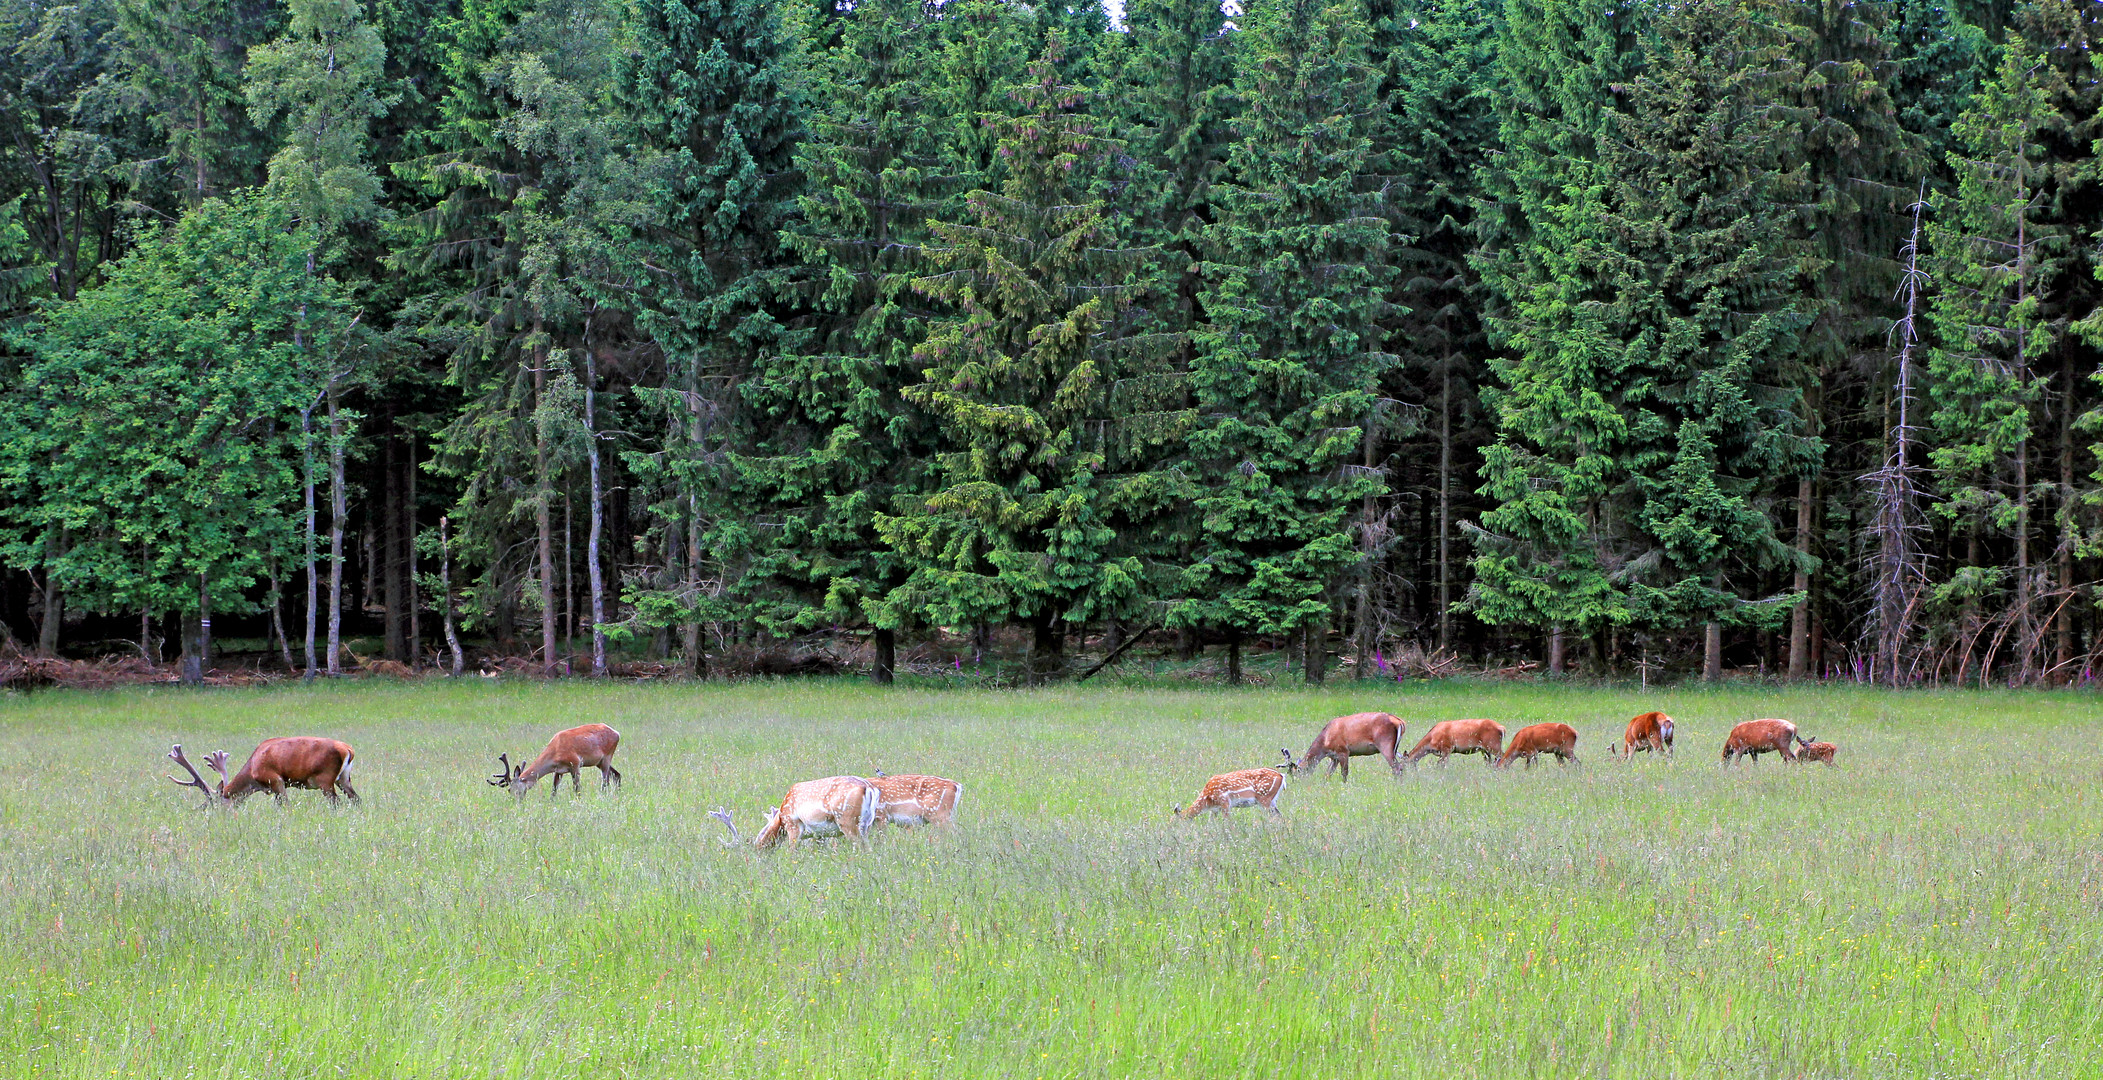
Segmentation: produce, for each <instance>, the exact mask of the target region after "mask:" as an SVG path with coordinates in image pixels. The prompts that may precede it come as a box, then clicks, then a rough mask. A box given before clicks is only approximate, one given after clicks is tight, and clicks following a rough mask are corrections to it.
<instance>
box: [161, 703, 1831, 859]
mask: <svg viewBox="0 0 2103 1080" xmlns="http://www.w3.org/2000/svg"><path fill="white" fill-rule="evenodd" d="M1407 730H1409V725H1408V724H1407V723H1405V722H1403V720H1402V719H1401V718H1400V717H1398V716H1395V715H1393V714H1391V713H1378V712H1369V713H1353V714H1351V715H1350V716H1339V717H1337V718H1336V719H1334V720H1331V721H1329V723H1328V724H1327V725H1325V726H1323V728H1322V731H1321V734H1319V735H1317V736H1315V739H1314V742H1313V744H1312V745H1310V746H1308V748H1307V752H1306V753H1305V754H1302V755H1301V756H1300V758H1299V759H1298V760H1294V759H1293V756H1292V751H1290V750H1280V751H1279V753H1280V754H1282V755H1284V758H1283V760H1281V761H1279V762H1278V764H1277V765H1275V766H1273V767H1271V768H1266V769H1239V770H1236V771H1234V772H1229V773H1221V774H1220V775H1218V776H1215V777H1213V778H1212V779H1210V780H1208V781H1206V782H1205V787H1204V789H1203V790H1202V791H1200V792H1199V793H1198V798H1197V801H1195V802H1193V803H1191V804H1190V805H1189V806H1187V807H1184V806H1178V807H1176V808H1175V809H1174V810H1172V811H1171V813H1172V814H1174V815H1176V816H1179V817H1185V818H1194V817H1196V816H1198V815H1199V814H1201V813H1203V812H1205V811H1207V810H1217V811H1219V812H1220V813H1221V814H1225V813H1226V812H1227V811H1228V810H1230V809H1233V808H1235V807H1243V806H1260V807H1262V808H1263V809H1265V810H1268V811H1270V812H1271V813H1272V814H1273V815H1279V813H1280V812H1279V810H1278V796H1279V795H1280V794H1281V793H1283V792H1284V790H1285V780H1286V777H1287V776H1289V775H1291V774H1293V773H1296V772H1298V771H1299V770H1301V769H1307V768H1312V767H1313V766H1314V765H1315V764H1316V763H1317V762H1322V761H1327V762H1328V763H1329V771H1330V772H1331V773H1334V774H1337V775H1338V776H1340V777H1341V778H1342V779H1343V780H1344V781H1349V780H1350V779H1351V759H1352V758H1354V757H1365V756H1368V755H1372V754H1378V755H1380V757H1382V758H1383V759H1385V760H1386V761H1387V764H1388V768H1389V769H1390V770H1392V771H1393V772H1394V773H1395V774H1397V775H1400V774H1401V771H1402V766H1403V765H1405V764H1410V765H1413V764H1415V763H1416V762H1418V761H1421V760H1422V759H1424V758H1425V757H1426V756H1429V755H1432V754H1436V755H1438V758H1439V761H1440V763H1442V764H1443V763H1444V762H1445V760H1446V759H1447V758H1449V757H1451V756H1452V755H1454V754H1481V755H1482V757H1483V760H1484V761H1485V762H1487V763H1489V764H1490V765H1492V766H1494V767H1499V768H1502V767H1506V766H1509V765H1510V764H1511V763H1512V762H1513V761H1514V760H1517V759H1519V758H1524V759H1525V760H1526V767H1527V768H1529V769H1531V768H1533V764H1534V760H1535V759H1536V758H1539V757H1540V756H1541V755H1542V754H1553V755H1554V756H1555V757H1556V758H1557V759H1558V760H1560V761H1562V762H1563V763H1564V764H1569V763H1571V762H1574V761H1576V760H1577V729H1575V728H1573V727H1571V726H1570V725H1568V724H1534V725H1532V726H1531V727H1524V728H1520V729H1519V730H1518V732H1517V733H1515V734H1514V735H1513V736H1512V738H1511V743H1510V744H1509V745H1506V743H1505V741H1504V725H1502V724H1499V723H1498V722H1496V721H1495V720H1443V721H1440V722H1439V723H1436V724H1433V725H1432V726H1431V730H1430V731H1429V732H1428V733H1426V734H1425V736H1424V737H1423V738H1422V739H1420V740H1418V742H1417V745H1416V746H1415V747H1414V748H1412V749H1411V750H1410V751H1409V752H1408V753H1407V754H1397V751H1398V750H1399V749H1400V748H1401V746H1402V735H1403V733H1404V732H1405V731H1407ZM620 745H621V733H620V732H618V731H615V730H614V729H612V728H610V727H607V726H606V725H605V724H585V725H583V726H582V727H573V728H570V729H569V730H567V731H560V732H557V733H556V734H555V737H554V738H552V739H550V740H548V745H547V749H545V750H542V751H541V752H540V756H539V757H538V758H535V759H534V761H533V763H532V764H530V765H513V764H512V763H511V756H510V755H509V754H498V755H497V761H498V763H499V764H500V765H501V766H502V768H501V769H500V770H499V771H498V772H497V773H496V775H495V776H493V777H491V778H490V779H489V783H490V784H492V785H494V786H496V787H502V788H509V789H511V791H512V792H513V793H514V794H516V795H517V796H519V797H520V798H524V797H525V794H526V792H527V791H528V790H529V789H531V788H532V787H533V785H534V784H536V783H538V782H539V781H540V780H541V778H542V777H547V776H552V777H554V779H553V780H552V781H551V782H550V783H549V785H548V796H549V798H553V797H554V796H555V795H556V793H557V792H559V791H561V790H562V778H563V777H565V776H567V777H569V778H570V792H571V794H572V795H576V794H581V793H582V789H583V784H584V780H583V773H582V770H583V769H585V768H595V769H597V770H599V786H600V787H606V786H608V785H613V786H618V785H619V784H620V782H621V773H620V770H618V769H616V768H614V767H613V755H614V751H616V750H618V749H620ZM1798 747H1801V749H1800V750H1799V749H1797V748H1798ZM1608 749H1609V751H1610V752H1613V753H1617V754H1619V755H1623V756H1630V757H1632V756H1634V755H1635V754H1636V753H1638V752H1640V751H1646V750H1654V751H1656V752H1658V753H1660V754H1670V753H1672V718H1671V717H1669V716H1667V715H1665V714H1664V713H1661V712H1647V713H1644V714H1642V715H1641V716H1638V717H1636V718H1635V719H1633V720H1630V721H1629V722H1628V730H1627V732H1626V733H1625V734H1624V735H1623V736H1622V739H1621V742H1620V743H1618V744H1609V747H1608ZM1835 749H1836V747H1834V745H1833V744H1832V743H1829V742H1816V741H1813V740H1811V739H1807V738H1805V737H1804V736H1803V735H1801V734H1799V733H1798V732H1797V730H1796V725H1795V724H1792V723H1790V722H1789V721H1787V720H1747V721H1745V722H1744V723H1742V724H1739V725H1738V726H1736V727H1734V728H1732V729H1731V734H1730V737H1729V738H1728V739H1725V740H1724V743H1723V763H1724V764H1726V765H1728V764H1730V763H1731V761H1732V759H1733V758H1739V757H1749V758H1751V759H1752V760H1753V761H1754V762H1755V763H1757V762H1758V761H1759V760H1760V755H1761V754H1767V753H1779V754H1781V755H1782V758H1783V759H1784V760H1787V761H1823V762H1825V763H1826V764H1828V765H1831V764H1833V754H1834V751H1835ZM168 756H169V757H170V758H172V759H173V760H174V761H175V763H176V764H178V765H180V766H182V767H183V770H184V771H185V772H188V773H189V774H190V778H189V779H188V780H183V779H181V778H179V777H175V776H170V777H169V778H168V779H170V780H173V781H175V783H177V784H178V785H181V786H183V787H194V788H196V789H198V790H199V791H202V792H204V793H205V795H206V796H207V797H208V798H209V799H210V800H211V801H212V802H213V803H214V804H216V805H223V806H231V805H233V804H235V803H238V802H240V801H241V800H242V799H244V798H247V797H248V796H250V795H253V794H255V793H256V792H259V791H264V790H268V791H269V792H270V793H271V794H272V795H273V796H275V797H276V798H277V800H278V801H279V802H280V803H282V802H284V800H285V791H286V789H288V788H310V789H314V790H318V791H320V792H321V793H322V794H323V795H324V796H327V798H328V800H329V801H330V802H335V801H336V792H337V790H338V789H341V790H342V791H343V793H344V794H345V795H348V796H350V797H351V798H352V799H356V798H357V797H358V792H357V789H356V788H353V787H351V784H350V772H351V764H352V763H353V762H354V761H356V760H357V754H356V753H355V752H353V751H352V750H351V748H350V744H348V743H345V742H342V741H340V740H337V739H324V738H316V737H313V736H304V735H303V736H294V737H291V738H282V739H265V740H263V742H262V743H260V744H258V745H257V746H256V748H255V752H254V753H251V754H250V755H249V756H248V761H247V762H246V763H245V764H243V765H242V766H241V770H240V771H239V772H237V773H235V774H234V775H233V776H231V777H229V776H227V774H226V763H227V753H226V751H224V750H219V751H215V752H213V753H211V754H207V755H205V759H204V760H205V764H206V765H207V766H209V767H210V768H211V769H212V770H213V771H214V772H216V773H218V774H219V783H218V784H216V785H214V784H210V783H207V782H206V781H205V779H204V777H203V776H201V775H199V774H198V772H197V769H196V768H195V767H194V766H192V765H191V764H190V761H189V759H188V758H186V757H184V756H183V747H182V744H181V743H177V744H175V748H174V749H173V750H170V751H169V752H168ZM963 794H964V787H963V785H961V784H959V783H957V782H956V781H954V780H948V779H944V778H943V777H939V776H886V775H884V774H883V773H882V772H878V773H877V774H876V775H875V776H874V777H860V776H827V777H824V778H822V779H818V780H805V781H803V782H802V783H798V784H791V785H789V790H788V791H787V793H785V794H784V795H783V796H782V798H781V804H780V805H779V806H776V807H775V808H774V809H772V810H770V811H768V812H767V813H766V814H765V816H764V819H763V824H762V826H761V828H760V831H759V832H758V833H757V834H755V835H754V836H753V837H752V846H753V847H758V848H765V847H772V846H774V845H776V844H779V843H781V842H782V841H784V840H785V841H788V842H789V843H791V844H794V843H795V842H796V841H798V840H802V839H805V838H821V837H833V836H838V837H845V838H846V839H849V840H860V839H862V838H864V837H867V836H869V835H871V833H872V832H873V831H874V830H875V829H877V828H878V827H880V826H883V825H897V826H905V827H913V826H927V825H942V826H946V825H949V824H951V823H953V822H954V821H955V820H956V812H957V801H958V800H959V799H960V798H962V797H963ZM709 816H710V817H713V818H715V819H716V820H718V821H720V822H722V823H723V827H724V828H726V829H729V830H730V840H729V841H728V842H729V843H732V844H738V843H742V842H743V837H741V836H740V835H739V834H738V829H737V826H736V825H735V824H733V823H732V822H731V819H730V813H729V811H726V810H724V809H722V808H720V807H719V808H717V809H715V810H713V811H711V812H710V814H709Z"/></svg>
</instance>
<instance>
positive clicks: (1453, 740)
mask: <svg viewBox="0 0 2103 1080" xmlns="http://www.w3.org/2000/svg"><path fill="white" fill-rule="evenodd" d="M1503 752H1504V725H1503V724H1500V723H1498V722H1497V721H1495V720H1441V721H1439V722H1438V723H1436V724H1433V725H1431V730H1430V731H1429V732H1427V733H1425V735H1424V737H1423V738H1422V739H1421V740H1419V741H1418V742H1417V745H1416V747H1415V748H1414V749H1412V750H1411V751H1410V752H1409V756H1408V757H1407V758H1404V759H1403V760H1405V761H1407V762H1409V763H1410V764H1411V765H1414V764H1416V763H1417V762H1419V761H1422V760H1423V759H1424V755H1426V754H1437V755H1438V756H1439V764H1441V765H1444V764H1445V763H1446V758H1448V757H1449V756H1451V755H1453V754H1481V755H1482V760H1483V763H1484V764H1486V765H1495V764H1497V755H1499V754H1501V753H1503Z"/></svg>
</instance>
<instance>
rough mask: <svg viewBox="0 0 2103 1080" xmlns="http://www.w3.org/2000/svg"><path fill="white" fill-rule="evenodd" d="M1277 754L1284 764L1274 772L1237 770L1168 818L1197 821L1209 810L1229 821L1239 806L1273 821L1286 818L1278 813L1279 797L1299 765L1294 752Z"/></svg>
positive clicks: (1209, 785)
mask: <svg viewBox="0 0 2103 1080" xmlns="http://www.w3.org/2000/svg"><path fill="white" fill-rule="evenodd" d="M1278 752H1279V753H1280V754H1283V755H1285V760H1283V761H1280V762H1279V763H1278V764H1276V765H1274V766H1272V767H1271V768H1268V769H1237V770H1235V771H1233V772H1230V773H1221V774H1219V775H1218V776H1215V777H1213V778H1212V779H1210V780H1207V781H1205V786H1204V788H1203V789H1202V790H1200V791H1199V792H1198V797H1197V801H1195V802H1193V803H1191V804H1190V805H1189V806H1188V807H1182V806H1178V807H1175V808H1173V809H1171V810H1170V811H1169V812H1168V813H1169V816H1170V817H1180V818H1194V817H1197V816H1198V815H1199V814H1202V813H1204V812H1205V811H1207V810H1217V811H1219V816H1221V817H1226V816H1227V811H1228V810H1231V809H1233V808H1234V807H1237V806H1260V807H1263V808H1264V809H1265V810H1268V811H1270V812H1271V816H1272V817H1284V816H1285V814H1284V813H1283V812H1281V811H1280V810H1279V809H1278V796H1279V795H1280V794H1282V793H1283V792H1284V791H1285V778H1286V777H1287V776H1289V775H1291V774H1292V773H1294V772H1296V771H1298V770H1299V768H1300V764H1299V762H1296V761H1294V760H1293V759H1292V751H1290V750H1280V751H1278Z"/></svg>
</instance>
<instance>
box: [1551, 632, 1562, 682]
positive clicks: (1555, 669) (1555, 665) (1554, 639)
mask: <svg viewBox="0 0 2103 1080" xmlns="http://www.w3.org/2000/svg"><path fill="white" fill-rule="evenodd" d="M1562 673H1563V628H1562V627H1560V626H1551V627H1549V628H1548V674H1550V675H1561V674H1562Z"/></svg>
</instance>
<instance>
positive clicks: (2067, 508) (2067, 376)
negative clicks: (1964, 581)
mask: <svg viewBox="0 0 2103 1080" xmlns="http://www.w3.org/2000/svg"><path fill="white" fill-rule="evenodd" d="M2059 355H2060V386H2061V391H2060V408H2059V516H2060V518H2061V519H2062V520H2061V521H2060V523H2059V568H2058V569H2059V590H2058V591H2059V600H2058V608H2059V610H2058V614H2057V615H2056V616H2055V617H2054V618H2053V620H2052V666H2053V667H2054V668H2056V669H2058V670H2059V672H2060V679H2061V681H2066V680H2069V679H2071V678H2072V677H2073V673H2072V672H2071V671H2068V670H2067V668H2068V667H2069V665H2071V664H2072V663H2073V662H2074V601H2073V595H2074V544H2075V542H2076V541H2075V537H2074V507H2073V505H2072V504H2073V494H2074V424H2073V419H2074V354H2073V351H2072V350H2070V349H2068V348H2066V346H2065V345H2064V344H2063V343H2062V344H2061V346H2060V349H2059Z"/></svg>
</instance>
